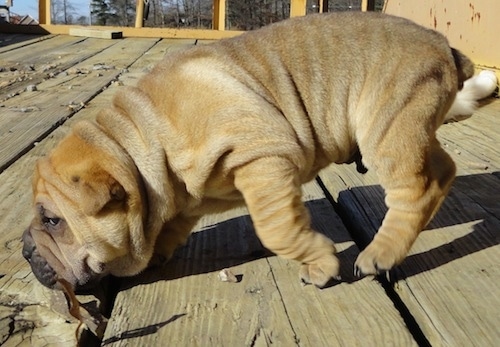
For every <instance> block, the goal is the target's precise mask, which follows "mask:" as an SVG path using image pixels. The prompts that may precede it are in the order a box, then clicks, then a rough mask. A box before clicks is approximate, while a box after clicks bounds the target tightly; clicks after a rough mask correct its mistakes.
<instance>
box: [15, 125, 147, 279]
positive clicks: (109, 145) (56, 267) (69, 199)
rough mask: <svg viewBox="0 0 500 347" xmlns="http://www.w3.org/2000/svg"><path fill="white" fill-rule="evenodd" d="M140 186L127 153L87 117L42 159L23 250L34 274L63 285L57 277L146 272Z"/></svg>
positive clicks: (71, 277)
mask: <svg viewBox="0 0 500 347" xmlns="http://www.w3.org/2000/svg"><path fill="white" fill-rule="evenodd" d="M141 184H142V183H141V179H140V176H139V174H138V171H137V169H136V167H135V166H134V164H133V162H132V160H131V159H130V157H128V155H127V153H126V152H124V151H123V150H122V149H121V148H120V147H119V146H118V145H117V144H116V143H114V141H113V140H112V139H111V138H109V137H108V136H107V135H106V134H105V133H104V132H103V131H102V130H101V129H100V128H99V126H98V125H96V124H94V123H90V122H83V123H81V124H79V125H78V126H77V128H76V129H75V130H74V131H73V132H72V133H71V134H70V135H69V136H68V137H66V138H65V139H64V140H63V141H62V142H61V143H59V145H58V146H57V147H56V148H55V149H54V151H53V152H52V153H51V154H50V155H49V156H48V157H46V158H42V159H40V160H39V161H38V162H37V164H36V167H35V173H34V177H33V195H34V196H33V199H34V201H33V205H34V214H35V215H34V218H33V220H32V222H31V225H30V226H29V227H28V228H27V229H26V231H25V232H24V234H23V241H24V247H23V255H24V257H25V258H26V259H27V260H28V261H29V263H30V264H31V268H32V270H33V273H34V274H35V276H36V277H37V279H38V280H39V281H40V282H41V283H42V284H44V285H46V286H47V287H50V288H59V284H58V282H57V279H58V278H62V279H64V280H66V281H67V282H69V283H70V284H71V285H72V286H73V287H74V288H80V287H86V286H90V285H92V284H94V283H95V282H96V281H98V280H99V279H100V278H101V277H103V276H105V275H107V274H113V275H117V276H129V275H134V274H136V273H138V272H139V271H141V270H143V269H144V268H145V267H146V266H147V263H148V261H149V258H150V257H151V254H152V246H151V243H150V242H147V240H146V239H145V236H144V230H143V228H144V218H145V213H144V209H145V206H144V204H145V200H144V196H143V189H142V186H141Z"/></svg>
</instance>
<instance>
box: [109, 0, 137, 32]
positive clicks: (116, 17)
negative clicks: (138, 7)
mask: <svg viewBox="0 0 500 347" xmlns="http://www.w3.org/2000/svg"><path fill="white" fill-rule="evenodd" d="M108 1H109V3H108V4H109V13H110V18H109V19H110V22H112V23H113V24H115V25H119V26H130V25H132V24H134V23H135V0H108Z"/></svg>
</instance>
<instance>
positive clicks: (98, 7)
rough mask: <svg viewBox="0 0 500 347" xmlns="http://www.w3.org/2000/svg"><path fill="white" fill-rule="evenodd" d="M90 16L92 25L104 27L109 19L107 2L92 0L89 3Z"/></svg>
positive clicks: (104, 0)
mask: <svg viewBox="0 0 500 347" xmlns="http://www.w3.org/2000/svg"><path fill="white" fill-rule="evenodd" d="M90 15H91V16H92V18H91V19H92V24H93V25H106V23H107V22H108V20H109V19H110V17H111V13H110V11H109V5H108V2H107V1H106V0H92V1H91V2H90Z"/></svg>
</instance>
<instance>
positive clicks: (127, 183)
mask: <svg viewBox="0 0 500 347" xmlns="http://www.w3.org/2000/svg"><path fill="white" fill-rule="evenodd" d="M454 55H455V59H454ZM457 57H458V58H457ZM456 63H457V64H459V65H460V70H459V73H458V74H457V65H456ZM471 74H472V63H471V62H470V61H469V60H468V59H467V58H466V57H464V56H463V55H461V54H460V53H459V52H458V51H455V52H454V53H453V54H452V51H451V49H450V48H449V46H448V43H447V41H446V40H445V38H444V37H443V36H442V35H440V34H438V33H436V32H434V31H431V30H427V29H424V28H422V27H420V26H417V25H415V24H413V23H411V22H409V21H407V20H404V19H400V18H396V17H389V16H386V15H382V14H358V13H350V14H329V15H318V16H316V15H312V16H307V17H304V18H298V19H293V20H289V21H284V22H281V23H278V24H276V25H273V26H271V27H268V28H264V29H263V30H258V31H255V32H250V33H247V34H245V35H242V36H241V37H237V38H234V39H229V40H223V41H220V42H217V43H214V44H212V45H208V46H200V47H196V48H193V49H188V50H185V51H182V52H179V53H175V54H170V55H169V56H168V57H167V58H166V59H165V60H164V61H162V62H161V63H160V64H158V65H157V66H156V68H155V69H154V70H153V71H152V72H151V73H149V74H148V75H146V76H145V77H144V78H142V79H141V80H140V81H139V83H138V85H137V87H129V88H125V87H124V88H122V89H121V90H120V91H119V92H118V93H117V95H116V97H115V99H114V101H113V105H112V106H110V107H109V108H108V109H105V110H103V111H102V112H101V113H100V114H99V115H98V117H97V121H96V123H89V122H84V123H80V124H79V125H77V126H76V127H75V128H74V130H73V132H72V133H71V134H70V135H69V136H68V137H67V138H66V139H65V140H64V141H63V143H61V144H60V145H59V146H58V147H56V149H55V150H54V151H53V153H52V154H51V155H50V156H49V157H48V158H47V159H43V160H42V161H41V162H40V163H39V164H38V175H36V177H35V184H34V194H35V204H38V205H39V204H44V203H45V201H49V202H50V205H51V206H52V207H51V208H52V209H53V210H52V211H51V212H52V213H57V214H58V215H60V216H61V217H63V218H64V219H65V220H66V222H67V225H68V228H66V230H65V232H64V233H71V234H72V235H74V242H73V243H76V244H77V245H78V247H76V248H81V249H85V252H84V254H83V255H82V257H85V259H86V261H87V262H89V263H90V264H92V265H90V266H91V267H93V271H95V272H96V273H112V274H114V275H117V276H128V275H133V274H136V273H137V272H139V271H141V270H142V269H144V268H145V267H146V266H147V264H148V262H149V261H150V259H151V257H152V256H153V253H154V252H156V253H160V254H163V255H164V256H166V257H169V256H170V255H171V254H172V252H173V251H174V249H175V248H176V247H177V246H178V245H179V244H181V243H183V242H185V240H186V238H187V237H188V235H189V233H190V231H191V228H192V227H193V225H194V223H195V222H196V220H198V218H200V217H201V216H202V215H203V214H205V213H208V212H213V211H220V210H225V209H227V208H230V207H232V206H234V205H235V204H241V203H243V202H244V203H246V204H247V206H248V208H249V211H250V214H251V217H252V220H253V223H254V225H255V228H256V232H257V234H258V236H259V238H260V239H261V240H262V242H263V244H264V245H265V246H266V247H268V248H269V249H270V250H272V251H273V252H275V253H277V254H279V255H281V256H283V257H285V258H289V259H295V260H298V261H299V262H301V263H302V264H303V266H302V268H301V270H300V275H301V277H302V278H303V279H304V280H305V281H307V282H311V283H314V284H316V285H318V286H322V285H324V284H325V283H326V282H327V281H328V280H329V279H330V278H331V277H334V276H337V275H338V270H339V264H338V261H337V259H336V258H335V256H334V252H335V248H334V245H333V242H332V241H331V240H329V239H328V238H326V237H325V236H323V235H321V234H319V233H317V232H316V231H314V230H312V229H311V226H310V220H309V214H308V212H307V210H306V209H305V207H304V205H303V203H302V202H301V191H300V186H301V184H303V183H305V182H307V181H309V180H311V179H313V178H314V177H315V175H316V174H317V172H318V171H319V170H320V169H321V168H323V167H325V166H326V165H328V164H329V163H332V162H335V163H345V162H349V161H350V160H351V159H352V158H353V156H354V155H355V154H356V153H357V152H358V150H359V151H360V152H361V154H362V156H363V163H364V165H365V166H366V167H367V168H368V169H370V170H374V171H376V173H377V174H378V177H379V178H380V183H381V184H382V186H383V187H384V189H385V191H386V194H387V198H386V203H387V206H388V207H389V210H388V212H387V215H386V217H385V219H384V221H383V223H382V226H381V227H380V230H379V232H378V234H377V235H376V237H375V239H374V240H373V242H372V243H371V244H370V245H369V246H368V247H367V248H366V249H365V250H364V251H363V252H362V253H361V254H360V256H359V258H358V260H357V262H356V267H357V270H358V271H359V272H360V273H364V274H374V273H377V272H378V271H381V270H386V269H390V268H391V267H393V266H394V265H396V264H398V263H399V262H401V261H402V260H403V259H404V257H405V256H406V254H407V252H408V250H409V248H410V247H411V245H412V244H413V242H414V240H415V239H416V237H417V235H418V233H419V232H420V231H421V230H422V228H423V227H424V226H425V225H426V224H427V223H428V221H429V220H430V219H431V218H432V216H433V214H434V213H435V212H436V211H437V209H438V208H439V206H440V204H441V202H442V201H443V199H444V197H445V196H446V194H447V192H448V190H449V188H450V185H451V182H452V180H453V178H454V175H455V167H454V164H453V162H452V161H451V159H450V157H449V156H448V155H447V154H446V153H445V152H444V151H443V149H442V148H441V146H440V144H439V142H438V141H437V140H436V136H435V133H436V130H437V128H438V127H439V126H440V125H441V124H442V123H443V120H444V117H445V114H446V112H447V110H448V109H449V108H450V106H451V104H452V102H453V100H454V98H455V95H456V92H457V89H458V86H459V85H461V84H462V83H463V80H464V79H465V78H469V77H470V76H471ZM76 177H78V178H76ZM41 187H45V189H41ZM54 206H55V207H54ZM54 240H55V241H54V243H58V239H57V238H54ZM40 242H42V243H45V242H47V241H46V240H44V241H40ZM47 247H49V248H53V247H55V246H54V245H47ZM61 247H62V246H61ZM73 248H75V247H73ZM63 262H64V266H67V267H71V266H73V265H71V264H72V263H81V259H71V256H68V255H67V256H65V257H64V260H63ZM64 266H63V267H64ZM76 267H77V266H76ZM56 272H57V270H56ZM77 272H78V271H77ZM68 280H70V279H68ZM72 283H73V284H75V283H76V282H75V280H74V279H73V281H72Z"/></svg>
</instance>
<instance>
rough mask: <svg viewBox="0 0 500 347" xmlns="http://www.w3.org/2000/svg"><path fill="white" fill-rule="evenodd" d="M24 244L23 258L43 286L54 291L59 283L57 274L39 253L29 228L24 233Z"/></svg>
mask: <svg viewBox="0 0 500 347" xmlns="http://www.w3.org/2000/svg"><path fill="white" fill-rule="evenodd" d="M23 244H24V245H23V257H24V258H25V259H26V260H27V261H28V263H30V265H31V270H32V271H33V274H34V275H35V277H36V278H37V280H38V281H40V283H41V284H43V285H44V286H46V287H48V288H51V289H53V288H54V286H55V285H56V283H57V274H56V272H55V271H54V269H53V268H52V267H51V266H50V265H49V263H48V262H47V260H46V259H45V258H44V257H42V256H41V255H40V253H39V252H38V250H37V248H36V244H35V240H34V239H33V236H31V232H30V229H29V228H28V229H26V230H25V231H24V233H23Z"/></svg>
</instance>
